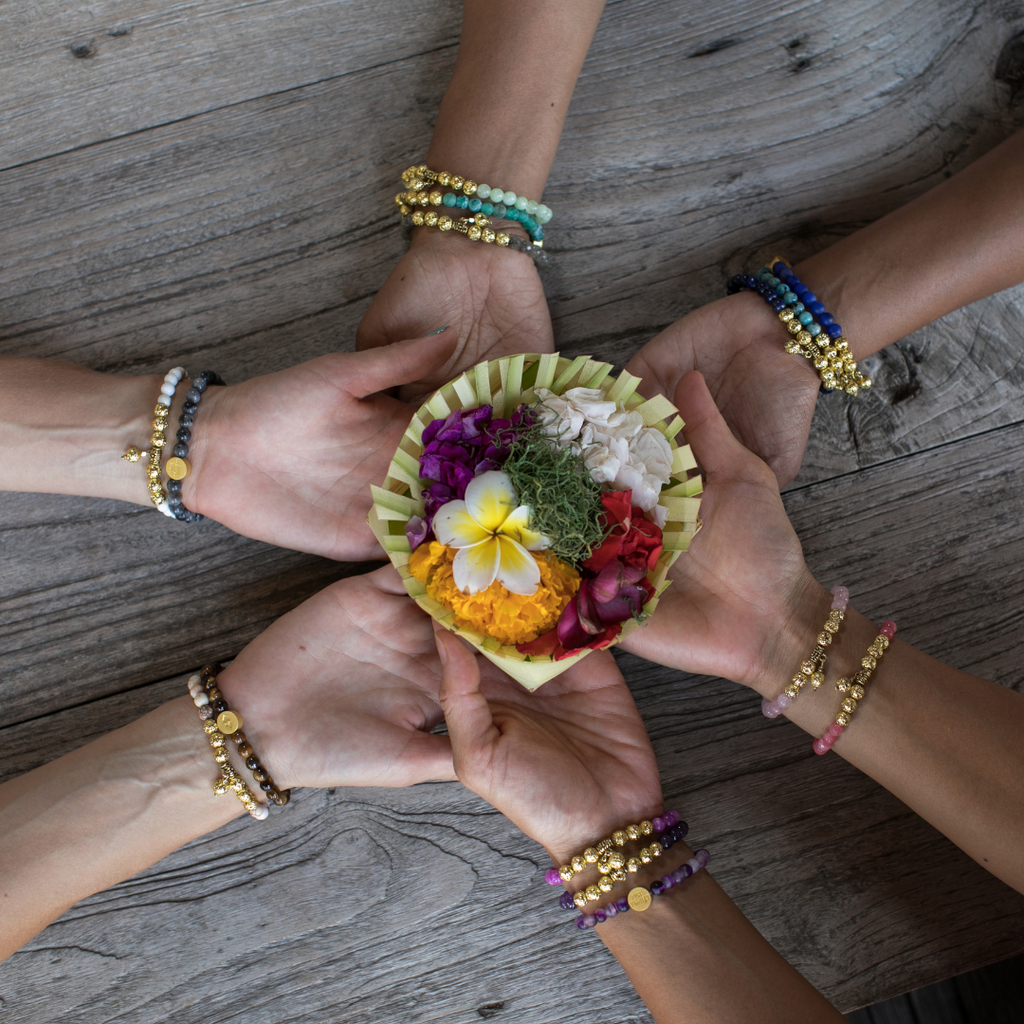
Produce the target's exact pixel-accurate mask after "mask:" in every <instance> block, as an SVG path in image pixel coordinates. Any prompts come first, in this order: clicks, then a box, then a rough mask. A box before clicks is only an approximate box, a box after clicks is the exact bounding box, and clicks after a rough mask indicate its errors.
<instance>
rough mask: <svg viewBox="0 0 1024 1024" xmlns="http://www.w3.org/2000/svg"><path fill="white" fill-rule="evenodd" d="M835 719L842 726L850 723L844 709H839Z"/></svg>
mask: <svg viewBox="0 0 1024 1024" xmlns="http://www.w3.org/2000/svg"><path fill="white" fill-rule="evenodd" d="M836 721H837V722H838V723H839V724H840V725H842V726H847V725H849V724H850V716H849V715H848V714H847V713H846V712H845V711H840V712H839V714H838V715H836Z"/></svg>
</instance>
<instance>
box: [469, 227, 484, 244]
mask: <svg viewBox="0 0 1024 1024" xmlns="http://www.w3.org/2000/svg"><path fill="white" fill-rule="evenodd" d="M482 234H483V232H482V231H481V230H480V228H478V227H477V226H476V225H475V224H474V225H473V226H472V227H471V228H470V229H469V230H468V231H467V232H466V237H467V238H469V239H470V240H472V241H474V242H479V241H480V236H481V235H482Z"/></svg>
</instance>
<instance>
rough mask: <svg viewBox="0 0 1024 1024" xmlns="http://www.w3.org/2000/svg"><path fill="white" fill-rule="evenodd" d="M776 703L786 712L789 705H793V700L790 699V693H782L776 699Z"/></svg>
mask: <svg viewBox="0 0 1024 1024" xmlns="http://www.w3.org/2000/svg"><path fill="white" fill-rule="evenodd" d="M775 703H776V705H777V706H778V707H780V708H781V709H782V710H783V711H785V710H786V708H788V707H789V705H790V704H792V703H793V698H792V697H790V695H789V694H788V693H780V694H779V696H778V697H776V698H775Z"/></svg>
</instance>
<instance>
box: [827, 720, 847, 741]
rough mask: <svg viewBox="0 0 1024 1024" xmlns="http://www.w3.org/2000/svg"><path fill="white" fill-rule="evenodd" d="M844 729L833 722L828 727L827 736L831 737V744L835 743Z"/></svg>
mask: <svg viewBox="0 0 1024 1024" xmlns="http://www.w3.org/2000/svg"><path fill="white" fill-rule="evenodd" d="M844 728H845V727H844V726H842V725H840V724H839V723H838V722H833V723H832V724H831V725H830V726H829V727H828V735H829V736H831V737H833V739H832V742H833V743H835V741H836V740H837V739H838V738H839V737H840V736H841V735H842V734H843V729H844Z"/></svg>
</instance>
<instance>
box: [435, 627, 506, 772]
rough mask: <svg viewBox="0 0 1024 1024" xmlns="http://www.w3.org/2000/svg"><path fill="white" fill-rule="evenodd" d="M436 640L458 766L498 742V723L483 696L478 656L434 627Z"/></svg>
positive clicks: (442, 698)
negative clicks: (496, 733)
mask: <svg viewBox="0 0 1024 1024" xmlns="http://www.w3.org/2000/svg"><path fill="white" fill-rule="evenodd" d="M434 640H435V641H436V642H437V653H438V656H439V657H440V659H441V690H440V694H439V697H440V701H441V710H442V711H443V712H444V720H445V723H446V724H447V726H448V735H449V737H450V738H451V744H452V752H453V754H454V757H455V762H456V765H458V764H459V763H460V762H462V763H465V762H466V761H467V760H468V759H470V758H471V757H472V756H473V755H474V754H475V753H477V752H479V751H480V750H482V749H483V748H485V747H487V746H489V745H490V744H491V743H492V742H493V741H494V736H495V732H496V730H495V728H494V720H493V718H492V717H491V709H490V707H489V705H488V704H487V698H486V697H484V695H483V694H482V693H481V692H480V669H479V668H478V667H477V664H476V658H475V656H474V655H473V654H472V653H470V651H469V650H467V648H466V646H465V645H464V644H463V643H462V641H461V640H459V638H458V637H456V636H454V635H453V634H452V633H449V632H448V631H447V630H446V629H445V628H444V627H443V626H439V625H438V624H437V623H436V622H435V623H434Z"/></svg>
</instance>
